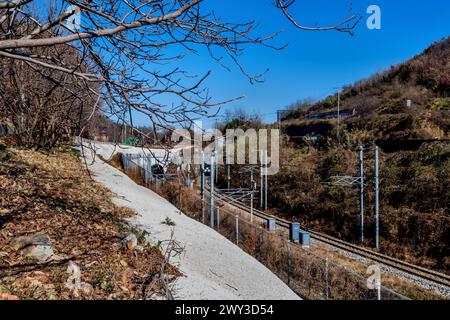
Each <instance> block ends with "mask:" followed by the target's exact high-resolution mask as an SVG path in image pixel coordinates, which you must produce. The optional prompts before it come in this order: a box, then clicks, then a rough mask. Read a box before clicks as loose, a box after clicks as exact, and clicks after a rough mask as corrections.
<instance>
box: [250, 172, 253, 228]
mask: <svg viewBox="0 0 450 320" xmlns="http://www.w3.org/2000/svg"><path fill="white" fill-rule="evenodd" d="M250 192H251V193H250V222H253V168H252V170H251V171H250Z"/></svg>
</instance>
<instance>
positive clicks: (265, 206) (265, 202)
mask: <svg viewBox="0 0 450 320" xmlns="http://www.w3.org/2000/svg"><path fill="white" fill-rule="evenodd" d="M264 158H265V162H266V168H265V170H264V173H265V177H264V178H265V187H264V192H265V195H264V209H265V210H266V211H267V190H268V189H269V188H268V183H267V176H268V173H269V168H268V167H269V163H268V159H267V150H266V151H265V157H264Z"/></svg>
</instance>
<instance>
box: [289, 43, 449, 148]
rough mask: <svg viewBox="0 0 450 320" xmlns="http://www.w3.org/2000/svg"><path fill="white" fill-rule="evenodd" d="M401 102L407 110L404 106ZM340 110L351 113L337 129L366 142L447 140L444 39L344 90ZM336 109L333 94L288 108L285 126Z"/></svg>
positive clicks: (446, 47)
mask: <svg viewBox="0 0 450 320" xmlns="http://www.w3.org/2000/svg"><path fill="white" fill-rule="evenodd" d="M407 100H410V101H411V106H410V107H408V106H407ZM340 107H341V110H343V109H355V114H354V116H353V117H349V118H348V119H347V120H344V121H343V122H345V124H346V126H345V127H343V130H348V131H353V130H364V131H366V132H367V133H368V135H367V136H368V138H369V137H370V138H386V137H387V138H390V139H397V138H402V139H405V138H409V139H448V138H449V127H450V117H449V110H450V37H448V38H446V39H444V40H441V41H439V42H436V43H434V44H432V45H431V46H430V47H429V48H427V49H426V50H425V51H424V52H423V53H421V54H419V55H417V56H415V57H414V58H412V59H410V60H408V61H406V62H404V63H402V64H399V65H396V66H392V67H391V68H390V69H389V70H387V71H384V72H381V73H378V74H375V75H374V76H372V77H370V78H368V79H365V80H361V81H358V82H356V83H355V84H353V85H351V86H347V87H345V88H344V89H343V90H342V92H341V93H340ZM336 110H337V95H334V96H329V97H327V98H325V99H324V100H322V101H319V102H317V103H314V104H312V105H310V106H309V107H308V108H305V104H304V103H301V104H299V105H298V106H297V107H296V106H295V105H294V107H291V111H290V112H289V113H288V114H287V116H286V117H285V119H284V121H285V124H286V125H302V124H303V125H304V121H306V120H308V119H311V118H314V116H311V115H314V114H317V113H323V112H332V111H336Z"/></svg>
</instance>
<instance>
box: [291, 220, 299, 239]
mask: <svg viewBox="0 0 450 320" xmlns="http://www.w3.org/2000/svg"><path fill="white" fill-rule="evenodd" d="M299 232H300V223H298V222H291V224H290V228H289V239H290V240H291V241H292V242H297V241H299V240H300V235H299Z"/></svg>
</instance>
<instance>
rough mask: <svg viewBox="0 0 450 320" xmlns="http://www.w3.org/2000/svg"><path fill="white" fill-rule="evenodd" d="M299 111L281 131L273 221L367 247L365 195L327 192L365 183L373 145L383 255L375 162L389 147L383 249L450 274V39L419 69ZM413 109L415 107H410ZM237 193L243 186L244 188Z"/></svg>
mask: <svg viewBox="0 0 450 320" xmlns="http://www.w3.org/2000/svg"><path fill="white" fill-rule="evenodd" d="M340 96H341V101H340V102H341V110H346V111H345V112H343V115H342V117H341V119H340V125H339V132H338V130H337V119H336V115H337V113H336V112H332V111H336V110H337V96H331V97H328V98H326V99H324V100H323V101H320V102H318V103H315V104H312V105H308V104H304V103H303V104H301V108H295V107H294V108H291V111H290V112H289V114H288V115H287V116H286V118H285V120H284V121H283V123H282V128H283V130H284V132H285V133H286V136H285V140H284V141H283V143H282V147H281V152H280V154H281V156H280V157H281V159H280V162H281V170H280V172H279V173H278V174H277V175H275V176H271V177H269V184H270V192H269V204H270V206H271V209H270V210H271V211H272V212H273V213H274V214H278V215H282V216H287V217H289V218H291V219H296V220H298V221H300V222H301V224H302V225H304V226H307V227H310V228H313V229H316V230H318V231H323V232H327V233H329V234H331V235H334V236H336V237H339V238H341V239H346V240H348V241H352V242H355V243H359V225H360V224H359V198H358V197H359V196H358V188H357V186H354V187H353V188H350V187H338V186H330V185H327V184H325V182H327V181H329V180H330V178H331V177H332V176H336V175H347V176H358V175H359V168H358V152H357V147H358V146H359V145H364V146H365V147H366V151H365V156H364V159H365V170H364V176H365V178H366V193H365V198H364V204H365V232H366V239H365V243H364V244H365V245H366V246H369V247H373V245H374V230H375V222H374V191H373V177H374V173H373V171H374V169H373V167H374V160H373V159H374V153H373V143H374V142H376V143H377V144H378V145H380V147H381V154H380V179H381V180H380V181H381V182H380V197H381V200H380V201H381V202H380V208H381V227H380V234H381V248H380V250H381V251H382V252H384V253H387V254H390V255H393V256H396V257H398V258H401V259H404V260H407V261H410V262H413V263H417V264H421V265H423V266H426V267H429V268H435V269H440V270H442V271H445V272H448V271H449V270H450V253H449V251H448V248H449V239H450V237H449V234H450V211H449V208H450V203H449V199H450V193H449V192H450V191H449V190H450V188H449V184H450V144H448V142H446V141H444V140H445V139H448V138H449V127H450V112H449V106H450V38H448V39H446V40H443V41H441V42H438V43H435V44H433V45H432V46H431V47H430V48H428V49H427V50H425V51H424V52H423V53H422V54H420V55H418V56H416V57H414V58H413V59H411V60H409V61H407V62H405V63H403V64H401V65H398V66H394V67H391V68H390V69H389V70H388V71H386V72H383V73H380V74H377V75H375V76H373V77H371V78H369V79H366V80H363V81H359V82H358V83H356V84H354V85H352V86H349V87H347V88H345V89H344V90H343V92H342V93H341V94H340ZM407 100H411V101H412V105H411V107H407V105H406V101H407ZM236 183H238V182H236Z"/></svg>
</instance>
